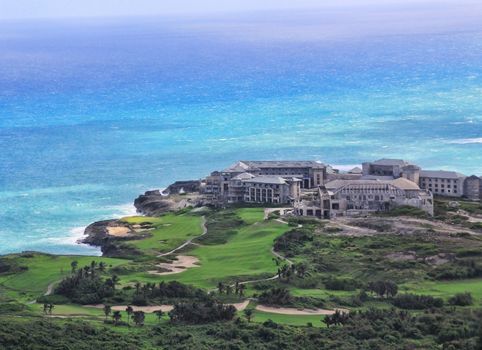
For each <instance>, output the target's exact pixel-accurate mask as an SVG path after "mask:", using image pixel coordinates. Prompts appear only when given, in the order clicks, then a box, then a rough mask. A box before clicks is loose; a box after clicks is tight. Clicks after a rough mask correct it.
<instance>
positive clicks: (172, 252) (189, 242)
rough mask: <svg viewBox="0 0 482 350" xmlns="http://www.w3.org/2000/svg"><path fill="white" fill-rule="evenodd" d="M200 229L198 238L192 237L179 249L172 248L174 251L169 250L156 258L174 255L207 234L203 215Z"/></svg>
mask: <svg viewBox="0 0 482 350" xmlns="http://www.w3.org/2000/svg"><path fill="white" fill-rule="evenodd" d="M201 228H202V230H203V233H201V234H200V235H199V236H196V237H192V238H190V239H188V240H187V241H186V242H184V243H183V244H181V245H180V246H179V247H177V248H174V249H173V250H171V251H170V252H167V253H162V254H159V255H158V257H161V256H167V255H171V254H174V253H175V252H177V251H178V250H181V249H182V248H184V247H186V246H188V245H189V244H191V243H192V241H193V240H195V239H196V238H199V237H202V236H204V235H205V234H206V233H208V228H207V227H206V217H205V216H204V215H203V217H202V221H201Z"/></svg>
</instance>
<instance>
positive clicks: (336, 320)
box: [322, 310, 350, 328]
mask: <svg viewBox="0 0 482 350" xmlns="http://www.w3.org/2000/svg"><path fill="white" fill-rule="evenodd" d="M349 317H350V316H349V314H348V313H346V312H343V311H340V310H335V313H334V314H332V315H326V316H325V318H324V319H323V320H322V321H323V322H324V323H325V324H326V327H327V328H330V326H331V325H335V326H337V325H339V324H345V323H346V321H348V319H349Z"/></svg>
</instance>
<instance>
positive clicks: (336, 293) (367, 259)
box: [0, 202, 482, 350]
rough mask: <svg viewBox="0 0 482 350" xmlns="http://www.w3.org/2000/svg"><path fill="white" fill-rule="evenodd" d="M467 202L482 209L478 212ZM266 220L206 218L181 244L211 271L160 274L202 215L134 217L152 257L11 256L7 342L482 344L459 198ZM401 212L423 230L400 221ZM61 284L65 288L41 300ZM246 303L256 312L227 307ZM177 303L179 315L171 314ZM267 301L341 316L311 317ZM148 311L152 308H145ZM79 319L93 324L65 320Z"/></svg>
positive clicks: (3, 289) (2, 285)
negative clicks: (347, 217) (363, 213)
mask: <svg viewBox="0 0 482 350" xmlns="http://www.w3.org/2000/svg"><path fill="white" fill-rule="evenodd" d="M462 207H463V210H465V212H467V213H469V214H470V215H476V214H477V215H478V214H480V208H479V206H478V204H470V203H468V204H467V203H465V202H462V204H461V207H459V209H460V208H462ZM441 212H442V213H441ZM263 214H264V213H263V211H262V209H258V208H242V209H240V208H229V209H223V210H212V209H211V210H205V211H203V214H202V215H204V216H205V219H206V223H207V228H208V233H207V234H206V235H204V236H202V237H200V238H196V239H195V244H191V245H189V246H188V247H185V248H183V250H182V254H186V255H191V256H194V257H196V258H197V259H198V260H199V263H200V267H196V268H191V269H188V270H186V271H184V272H182V273H179V274H171V275H165V276H160V275H156V274H151V273H149V271H150V270H156V266H157V265H158V264H159V263H160V262H169V261H170V260H171V259H172V258H173V256H162V257H159V256H158V255H159V254H158V252H159V251H161V252H163V251H164V252H165V251H167V250H169V249H172V248H173V247H175V246H176V245H177V244H179V243H182V242H184V241H185V240H186V239H190V238H193V237H198V236H199V235H200V233H201V229H202V227H201V223H202V221H201V218H200V216H199V215H201V214H196V215H194V214H193V215H191V214H190V209H186V210H183V211H182V212H179V213H175V214H168V215H166V216H163V217H159V218H142V217H133V218H126V219H124V221H125V222H126V223H128V224H129V225H132V227H133V228H136V227H141V229H142V228H143V227H147V228H149V234H140V236H139V239H129V240H127V241H124V242H123V243H122V244H126V245H128V246H129V247H131V248H132V249H136V250H138V251H139V252H141V253H140V255H139V256H136V257H135V258H133V259H130V260H127V259H109V258H92V257H68V256H52V255H47V254H38V253H24V254H19V255H12V256H6V257H1V258H0V348H2V349H3V348H5V349H26V348H28V349H56V348H59V349H64V348H65V349H97V348H103V349H106V350H108V349H120V348H123V349H154V348H161V349H162V348H165V349H193V348H195V349H201V350H202V349H284V348H286V349H355V348H359V349H444V350H448V349H469V350H480V349H482V342H481V330H480V324H481V320H482V311H481V310H479V308H480V307H481V302H482V280H481V277H482V273H481V271H482V240H481V238H480V237H479V236H478V235H477V234H470V233H468V232H466V231H463V229H464V228H468V227H469V226H470V225H468V224H467V220H462V221H461V223H460V225H459V224H456V223H454V220H455V221H456V222H458V221H457V220H459V218H457V215H459V214H460V213H459V212H458V211H454V210H452V207H451V205H449V204H448V203H447V202H443V208H442V209H441V210H439V211H438V215H442V216H443V217H444V218H443V219H437V220H436V221H434V220H432V221H430V220H426V219H425V218H424V217H423V216H420V215H418V214H419V213H417V212H413V211H412V210H408V209H407V208H399V210H398V212H391V213H389V214H387V215H384V216H383V217H380V218H376V219H375V220H374V219H370V218H366V219H364V220H359V221H353V222H350V225H355V226H356V227H358V228H359V229H360V232H368V234H355V235H352V234H346V232H345V231H344V229H343V226H340V225H337V224H336V223H333V222H326V221H319V220H313V219H304V218H291V219H288V224H286V223H283V221H279V220H275V219H278V218H279V214H274V215H271V219H269V220H263V216H264V215H263ZM397 215H403V216H404V217H406V218H408V219H407V220H408V221H406V222H407V223H408V224H407V225H414V224H413V222H415V223H416V225H417V226H416V227H415V228H412V229H408V228H406V227H405V226H404V225H405V222H403V224H398V225H399V227H395V226H396V225H397V223H398V222H399V220H398V217H396V216H397ZM410 220H411V221H410ZM440 220H442V221H443V223H444V224H449V225H451V226H450V227H452V228H453V229H451V230H450V231H449V232H448V233H440V232H438V231H437V230H436V229H434V228H433V227H432V226H431V223H432V222H440ZM451 220H452V221H451ZM460 220H461V219H460ZM352 227H353V226H352ZM400 227H401V228H400ZM459 228H460V229H461V230H462V231H460V232H459V231H458V230H459ZM397 230H398V231H397ZM272 248H274V251H275V253H278V254H279V255H273V254H272V252H271V249H272ZM286 258H288V259H286ZM243 281H250V282H249V283H246V284H243ZM48 288H49V289H51V290H52V291H53V293H52V294H51V295H47V296H40V295H43V294H44V293H45V291H46V290H47V289H48ZM39 296H40V297H39ZM247 297H249V298H250V299H251V301H250V303H249V305H248V306H247V308H246V309H244V310H243V311H236V309H235V307H234V306H232V305H229V304H228V303H239V302H241V301H244V300H245V298H247ZM34 298H37V301H38V302H39V303H40V304H35V303H34V304H32V300H33V299H34ZM82 304H104V305H103V306H100V308H94V307H89V308H86V307H84V306H82ZM166 304H167V305H172V306H173V308H172V310H171V311H169V312H168V311H167V310H169V309H161V305H164V306H166ZM116 305H117V306H116ZM258 305H263V306H265V307H287V308H291V309H292V310H296V309H302V308H303V309H306V308H312V309H317V308H323V309H331V310H332V309H335V308H336V309H337V311H336V312H334V313H333V314H329V315H326V316H324V315H314V316H313V315H306V316H305V315H303V316H298V315H287V314H286V315H285V314H277V313H272V312H269V311H262V309H261V311H260V310H258V309H257V308H256V307H257V306H258ZM143 306H149V307H150V311H146V312H144V311H139V310H148V309H149V308H146V309H136V307H137V308H139V307H143ZM162 310H166V311H162ZM322 311H326V310H322ZM150 312H152V313H150ZM69 315H71V316H75V317H77V316H80V317H81V318H82V319H76V320H73V319H72V320H65V319H56V318H55V317H56V316H57V317H67V318H68V317H69ZM290 324H295V325H297V326H296V327H295V326H290Z"/></svg>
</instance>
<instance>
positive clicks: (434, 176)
mask: <svg viewBox="0 0 482 350" xmlns="http://www.w3.org/2000/svg"><path fill="white" fill-rule="evenodd" d="M466 177H467V176H465V175H464V174H461V173H458V172H456V171H445V170H422V171H420V188H423V189H425V190H428V191H430V192H432V193H433V194H436V195H440V196H449V197H462V196H463V195H464V182H465V179H466Z"/></svg>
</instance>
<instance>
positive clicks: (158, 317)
mask: <svg viewBox="0 0 482 350" xmlns="http://www.w3.org/2000/svg"><path fill="white" fill-rule="evenodd" d="M154 313H155V314H156V316H157V320H158V321H159V323H160V322H161V319H162V316H164V311H162V310H160V309H159V310H156V311H154Z"/></svg>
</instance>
